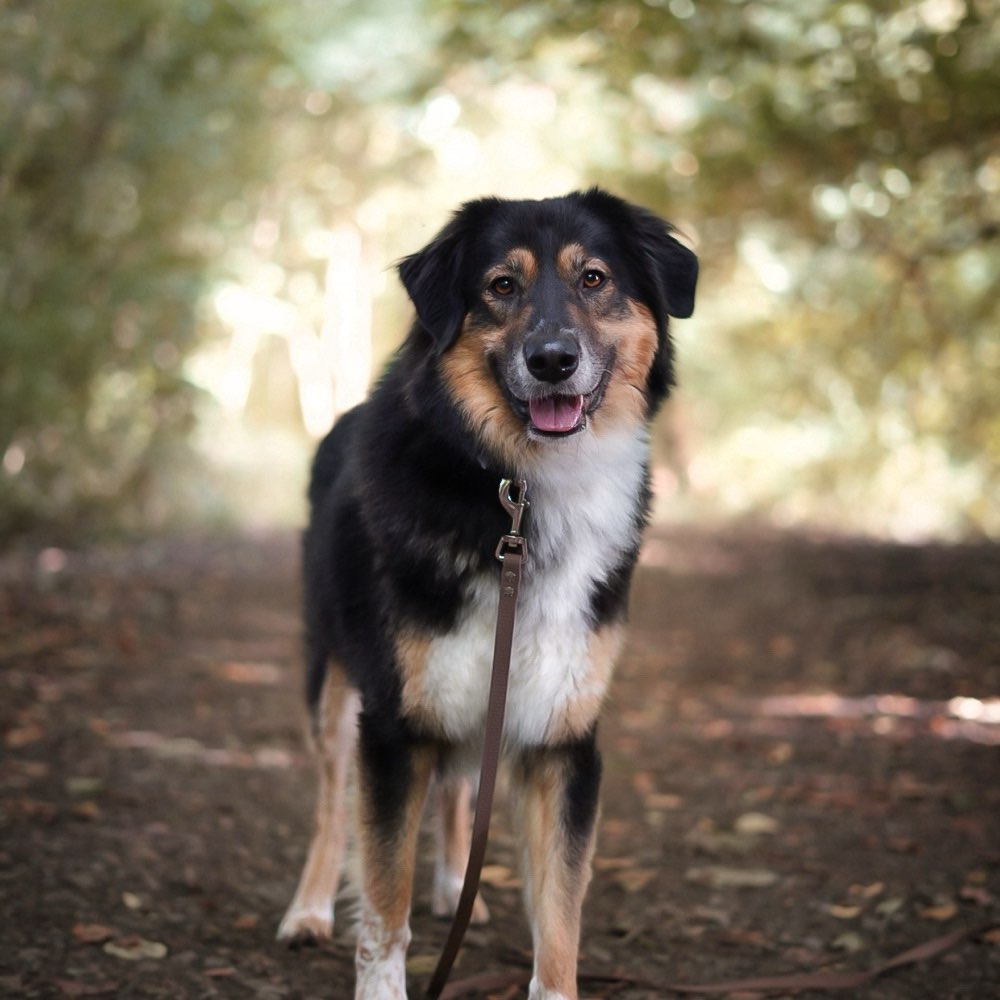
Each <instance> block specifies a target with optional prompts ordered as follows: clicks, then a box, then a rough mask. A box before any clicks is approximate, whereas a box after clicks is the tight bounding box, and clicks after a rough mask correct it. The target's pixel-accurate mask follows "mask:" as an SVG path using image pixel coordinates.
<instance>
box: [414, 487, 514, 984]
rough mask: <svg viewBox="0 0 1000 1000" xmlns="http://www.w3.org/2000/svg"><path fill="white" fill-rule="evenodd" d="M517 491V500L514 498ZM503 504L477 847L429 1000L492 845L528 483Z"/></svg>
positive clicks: (461, 930)
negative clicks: (504, 528)
mask: <svg viewBox="0 0 1000 1000" xmlns="http://www.w3.org/2000/svg"><path fill="white" fill-rule="evenodd" d="M514 488H516V490H517V496H516V498H515V496H514V495H513V494H512V490H513V489H514ZM500 503H501V504H502V505H503V507H504V510H506V511H507V513H508V514H510V517H511V526H510V531H509V532H508V533H507V534H506V535H503V536H502V537H501V539H500V542H499V543H498V545H497V550H496V557H497V559H498V560H499V561H500V563H501V565H502V569H501V571H500V603H499V607H498V608H497V628H496V635H495V637H494V639H493V671H492V674H491V675H490V695H489V701H488V702H487V706H486V732H485V734H484V736H483V757H482V763H481V765H480V769H479V794H478V796H477V798H476V814H475V818H474V819H473V822H472V844H471V846H470V848H469V861H468V864H467V865H466V868H465V881H464V883H463V884H462V893H461V895H460V896H459V899H458V906H457V908H456V909H455V916H454V918H453V920H452V924H451V930H450V931H449V933H448V940H447V941H446V942H445V945H444V949H443V950H442V952H441V957H440V958H439V959H438V964H437V968H436V969H435V970H434V975H433V976H431V981H430V985H429V986H428V987H427V992H426V993H425V994H424V995H425V996H426V997H427V1000H437V998H438V997H439V996H440V995H441V991H442V990H443V989H444V986H445V983H447V981H448V975H449V973H450V972H451V967H452V965H454V963H455V958H456V957H457V956H458V949H459V948H460V947H461V945H462V939H463V938H464V937H465V931H466V929H467V928H468V926H469V918H470V917H471V916H472V907H473V904H474V903H475V901H476V893H477V892H478V891H479V876H480V873H481V872H482V869H483V859H484V858H485V857H486V841H487V839H488V838H489V832H490V813H491V812H492V809H493V792H494V789H495V788H496V779H497V770H498V768H499V766H500V745H501V741H502V737H503V718H504V712H505V710H506V707H507V679H508V677H509V675H510V654H511V648H512V646H513V643H514V614H515V611H516V610H517V594H518V590H519V589H520V586H521V566H522V564H523V562H524V560H525V558H526V557H527V555H528V543H527V541H526V540H525V538H524V536H523V535H522V534H521V520H522V518H523V517H524V512H525V509H526V508H527V507H528V484H527V483H526V482H525V481H524V480H523V479H518V480H511V479H501V480H500Z"/></svg>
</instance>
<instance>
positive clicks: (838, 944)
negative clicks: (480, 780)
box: [0, 529, 1000, 1000]
mask: <svg viewBox="0 0 1000 1000" xmlns="http://www.w3.org/2000/svg"><path fill="white" fill-rule="evenodd" d="M298 607H299V588H298V582H297V545H296V541H295V539H294V538H292V537H291V536H269V537H262V538H250V537H241V538H236V539H233V538H226V539H219V538H216V539H205V538H182V539H172V540H158V541H149V542H146V543H143V544H141V545H136V546H132V547H118V548H111V547H95V548H94V549H92V550H86V551H79V552H64V551H62V550H56V549H48V550H43V551H33V552H29V551H19V552H16V553H11V554H8V555H7V556H5V557H3V558H2V559H0V671H2V672H0V684H2V696H0V727H2V728H0V732H2V737H0V738H2V740H3V746H2V750H0V824H2V837H0V995H2V996H4V997H7V996H23V997H53V998H74V997H90V996H117V997H171V998H188V997H191V998H195V997H197V998H203V997H204V998H214V997H261V998H328V1000H339V998H347V997H350V996H351V992H352V989H351V980H352V964H353V959H352V952H353V949H352V944H351V940H350V935H349V930H350V928H349V927H348V926H346V925H345V926H344V927H342V928H340V930H339V931H338V934H337V936H336V939H335V940H334V941H333V942H332V943H330V944H327V945H323V946H321V947H317V948H309V949H303V950H300V951H292V950H289V949H288V948H286V947H284V946H281V945H279V944H277V943H276V942H275V940H274V933H275V930H276V928H277V924H278V921H279V919H280V917H281V914H282V912H283V909H284V907H285V905H286V903H287V902H288V900H289V898H290V896H291V894H292V891H293V889H294V886H295V882H296V879H297V876H298V871H299V867H300V865H301V863H302V860H303V857H304V853H305V848H306V844H307V838H308V836H309V833H310V830H311V813H312V806H313V793H314V788H313V770H312V766H311V763H310V759H309V756H308V754H307V752H306V744H305V740H304V711H303V707H302V703H301V690H302V679H301V667H300V662H299V660H300V658H299V643H300V626H299V617H298ZM631 621H632V625H631V631H630V639H629V644H628V647H627V650H626V653H625V656H624V658H623V660H622V663H621V666H620V670H619V673H618V676H617V678H616V681H615V685H614V688H613V695H612V698H611V699H610V702H609V704H608V706H607V709H606V711H605V714H604V718H603V722H602V728H601V743H602V747H603V751H604V759H605V780H604V792H603V814H602V820H601V827H600V835H599V846H598V853H597V857H596V860H595V874H594V880H593V883H592V885H591V890H590V894H589V896H588V900H587V905H586V911H585V917H584V931H583V942H582V958H581V996H582V997H605V996H609V997H610V996H613V997H620V998H624V1000H639V998H648V997H658V996H662V997H670V996H674V995H680V994H676V993H675V992H674V990H673V989H672V988H671V987H670V986H668V985H667V984H677V983H682V984H704V983H716V982H718V981H719V980H730V979H741V978H744V977H755V976H771V975H777V974H789V973H796V972H814V971H818V970H823V971H830V970H862V969H871V968H874V967H877V966H878V965H879V964H880V963H883V962H885V961H886V960H888V959H891V958H892V957H893V956H896V955H899V954H900V953H903V952H906V951H907V950H909V949H911V948H913V947H915V946H917V945H921V944H923V943H925V942H929V941H930V942H936V943H937V944H939V945H941V947H940V949H938V948H937V947H936V946H932V948H931V950H932V951H935V950H940V953H939V954H937V955H936V956H934V957H930V958H926V959H925V960H923V961H920V962H917V963H915V964H906V965H902V966H900V967H898V968H893V969H891V970H888V971H885V972H884V973H883V974H882V975H880V976H879V977H878V978H876V979H875V980H874V981H873V982H872V983H870V984H869V985H865V986H863V987H854V988H853V989H851V990H848V991H847V992H848V995H850V996H857V997H873V998H885V1000H902V998H934V1000H945V998H950V997H968V998H981V997H987V996H996V995H1000V928H998V925H1000V902H998V900H1000V819H998V817H1000V700H998V698H1000V546H997V545H989V544H976V545H967V546H960V547H949V546H929V547H904V546H896V545H886V544H875V543H870V542H860V541H851V540H843V539H826V540H822V539H807V538H804V537H801V536H795V535H786V534H780V533H777V532H771V531H763V530H751V529H745V530H740V531H736V530H733V531H731V532H728V533H721V534H719V533H710V532H695V531H690V530H686V529H676V530H672V531H660V532H654V533H653V534H652V535H651V536H650V538H649V541H648V544H647V546H646V548H645V552H644V559H643V565H642V567H641V571H640V573H639V575H638V577H637V580H636V583H635V587H634V590H633V600H632V610H631ZM505 806H506V803H505V801H504V800H503V798H501V802H500V803H499V806H498V810H497V814H496V817H495V820H494V829H493V833H492V835H491V842H490V850H489V854H488V858H487V862H488V866H487V868H486V871H485V873H484V880H485V886H484V894H485V898H486V900H487V902H488V905H489V907H490V909H491V911H492V921H491V923H490V924H488V925H486V926H484V927H477V928H474V929H472V930H471V931H470V933H469V935H468V938H467V940H466V943H465V946H464V949H463V953H462V955H461V957H460V960H459V963H458V965H457V968H456V972H455V976H456V978H458V979H460V980H461V979H464V978H467V977H471V976H474V975H476V974H479V973H484V972H497V973H505V972H507V971H510V970H514V971H515V972H518V973H523V970H524V969H525V968H526V967H527V966H528V964H529V963H530V949H529V945H530V941H529V935H528V930H527V925H526V921H525V918H524V916H523V911H522V907H521V902H520V894H519V883H518V877H517V869H516V863H515V857H514V854H515V851H514V842H513V838H512V836H511V830H510V825H509V818H508V811H507V810H506V808H505ZM426 853H427V852H426V850H425V851H424V854H425V855H426ZM412 926H413V933H414V938H413V944H412V946H411V950H410V956H411V957H410V964H409V974H410V989H411V996H414V997H415V996H418V995H419V992H420V988H421V987H422V986H423V984H425V983H426V981H427V977H428V974H429V972H430V969H431V966H432V965H433V962H434V960H435V957H436V954H437V951H438V949H439V948H440V946H441V945H442V943H443V941H444V937H445V934H446V930H447V924H446V923H443V922H441V921H440V920H436V919H435V918H433V917H432V916H431V914H430V909H429V866H428V865H427V864H423V866H422V867H421V869H420V871H419V872H418V881H417V887H416V897H415V905H414V912H413V918H412ZM951 932H956V933H955V935H954V936H953V937H950V938H947V935H949V934H951ZM945 938H947V939H946V940H945V941H944V943H943V944H942V940H943V939H945ZM616 977H617V978H616ZM762 992H768V991H761V990H758V991H757V992H756V993H755V992H754V990H753V989H751V988H749V987H748V986H746V985H743V986H734V987H732V988H731V989H729V995H731V996H737V997H744V998H746V997H751V996H756V995H761V994H762ZM477 995H480V996H483V995H486V994H484V993H479V994H477ZM491 995H492V996H494V997H499V998H514V997H522V996H524V990H523V987H518V986H514V985H507V986H504V985H502V983H501V984H500V985H497V986H495V987H494V988H493V990H492V993H491ZM770 995H776V996H791V995H798V996H805V997H824V996H827V995H830V994H829V993H828V992H827V991H826V990H821V989H807V990H805V991H800V992H796V990H795V989H793V988H792V987H790V986H787V987H784V988H782V987H775V988H773V989H772V990H770ZM840 995H844V994H843V993H841V994H840Z"/></svg>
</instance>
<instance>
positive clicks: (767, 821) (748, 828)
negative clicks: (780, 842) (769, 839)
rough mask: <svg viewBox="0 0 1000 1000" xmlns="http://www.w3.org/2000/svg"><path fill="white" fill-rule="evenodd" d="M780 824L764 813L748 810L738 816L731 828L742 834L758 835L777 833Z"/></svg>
mask: <svg viewBox="0 0 1000 1000" xmlns="http://www.w3.org/2000/svg"><path fill="white" fill-rule="evenodd" d="M779 827H780V824H779V823H778V821H777V820H776V819H774V818H773V817H771V816H766V815H765V814H764V813H759V812H748V813H744V814H743V815H742V816H740V817H739V818H738V819H737V820H736V822H735V823H734V824H733V829H734V830H735V831H736V832H737V833H739V834H743V835H744V836H750V837H759V836H768V835H770V834H773V833H777V832H778V829H779Z"/></svg>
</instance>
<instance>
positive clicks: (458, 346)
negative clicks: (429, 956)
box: [279, 188, 698, 1000]
mask: <svg viewBox="0 0 1000 1000" xmlns="http://www.w3.org/2000/svg"><path fill="white" fill-rule="evenodd" d="M673 232H674V230H673V229H672V227H670V226H669V225H668V224H667V223H665V222H663V221H661V220H660V219H659V218H657V217H656V216H655V215H653V214H652V213H650V212H648V211H647V210H645V209H642V208H639V207H637V206H634V205H631V204H629V203H627V202H625V201H623V200H621V199H619V198H617V197H615V196H613V195H611V194H608V193H606V192H604V191H602V190H600V189H597V188H594V189H591V190H588V191H584V192H575V193H573V194H569V195H566V196H564V197H558V198H549V199H545V200H541V201H509V200H502V199H497V198H485V199H481V200H477V201H472V202H469V203H467V204H465V205H464V206H463V207H462V208H461V209H460V210H459V211H458V212H457V213H456V214H455V215H454V216H453V217H452V219H451V221H450V222H449V223H448V224H447V225H446V226H445V228H444V229H442V230H441V232H440V233H439V234H438V235H437V236H436V237H435V238H434V239H433V240H432V241H431V243H430V244H429V245H428V246H426V247H425V248H424V249H423V250H421V251H419V252H418V253H415V254H413V255H412V256H409V257H406V258H404V259H403V260H402V261H401V262H400V264H399V266H398V271H399V275H400V278H401V280H402V283H403V285H404V286H405V288H406V291H407V292H408V294H409V297H410V299H411V300H412V303H413V306H414V307H415V309H416V319H415V321H414V323H413V325H412V327H411V329H410V331H409V335H408V336H407V338H406V340H405V341H404V343H403V344H402V346H401V348H400V349H399V350H398V352H397V354H396V355H395V357H394V359H393V360H392V361H391V362H390V364H389V365H388V367H387V369H386V371H385V373H384V375H383V376H382V378H381V380H380V381H379V382H378V384H377V386H376V387H375V388H374V390H373V392H372V393H371V395H370V396H369V398H368V399H367V401H365V402H364V403H362V404H360V405H359V406H357V407H355V408H354V409H352V410H350V411H348V412H347V413H346V414H344V415H343V416H342V417H340V418H339V420H338V421H337V422H336V423H335V425H334V427H333V429H332V431H331V432H330V433H329V435H328V436H327V437H326V438H325V439H324V440H323V442H322V443H321V444H320V445H319V448H318V450H317V453H316V457H315V460H314V463H313V467H312V474H311V481H310V486H309V501H310V508H311V514H310V520H309V525H308V528H307V530H306V532H305V536H304V544H303V566H304V581H305V590H304V593H305V624H306V652H307V660H308V662H307V668H308V683H307V689H308V702H309V706H310V709H311V713H312V719H313V722H314V733H315V737H316V743H317V745H318V751H319V752H318V757H319V772H320V790H319V799H318V806H317V817H316V830H315V834H314V837H313V840H312V844H311V846H310V849H309V853H308V857H307V860H306V865H305V868H304V870H303V873H302V877H301V880H300V882H299V886H298V889H297V891H296V894H295V897H294V899H293V900H292V903H291V905H290V906H289V908H288V911H287V913H286V914H285V917H284V920H283V921H282V923H281V927H280V929H279V937H280V938H282V939H285V940H290V941H293V942H294V941H300V940H303V939H309V938H324V937H328V936H329V935H330V934H331V933H332V922H333V902H334V895H335V892H336V888H337V883H338V879H339V871H340V866H341V861H342V856H343V853H344V843H345V839H346V836H347V826H348V823H347V819H346V815H345V814H346V811H347V810H346V807H345V804H344V803H345V789H346V787H347V785H348V783H349V773H351V772H352V770H356V772H357V773H356V782H352V786H353V785H354V784H356V797H357V803H356V808H357V814H358V817H357V827H358V848H359V856H360V863H361V873H360V921H359V926H358V941H357V951H356V985H355V996H356V997H357V998H364V1000H401V998H405V997H406V981H405V978H406V977H405V957H406V949H407V945H408V943H409V939H410V930H409V913H410V901H411V893H412V889H411V885H412V879H413V871H414V867H415V861H416V842H417V832H418V827H419V823H420V816H421V811H422V807H423V803H424V800H425V798H426V797H427V796H428V792H429V789H430V788H431V787H432V786H433V787H434V789H435V791H434V797H435V798H436V800H437V807H438V813H439V815H438V819H437V825H438V833H439V836H438V846H437V851H436V858H435V871H434V882H433V909H434V911H435V912H436V913H438V914H442V915H447V914H448V913H449V912H452V911H453V910H454V908H455V906H456V904H457V900H458V896H459V893H460V889H461V885H462V879H463V873H464V870H465V864H466V859H467V855H468V849H469V802H470V795H471V792H472V783H471V781H470V779H469V777H468V775H469V774H470V773H473V774H474V770H475V767H476V765H477V763H478V760H477V753H478V751H479V748H480V746H481V739H482V733H483V727H484V718H485V712H486V702H487V693H488V686H489V679H490V666H491V659H492V648H493V633H494V627H495V621H496V613H497V603H498V597H497V590H498V579H499V571H500V570H499V565H498V563H497V561H496V558H495V549H496V545H497V541H498V539H499V538H500V537H501V536H502V535H503V534H504V533H505V532H508V531H509V530H510V523H509V517H507V515H505V512H504V510H503V509H502V507H501V506H500V504H499V503H498V501H497V488H498V484H499V481H500V479H501V478H515V479H524V480H525V481H526V482H527V484H528V491H529V494H530V504H531V506H530V511H529V513H528V517H527V519H526V520H527V527H526V529H525V535H526V538H527V541H528V544H529V550H528V555H527V557H526V560H525V565H524V580H523V584H522V589H521V594H520V598H519V604H518V611H517V614H518V617H517V624H516V631H515V635H514V644H513V654H512V658H511V666H510V681H509V690H508V699H507V718H506V722H505V726H504V758H505V760H506V762H507V764H508V765H509V772H510V788H511V798H512V800H513V803H514V813H515V829H516V832H517V834H518V836H519V838H520V849H521V853H522V861H523V869H524V886H525V889H524V893H525V903H526V908H527V911H528V916H529V920H530V924H531V930H532V937H533V944H534V965H533V974H532V979H531V984H530V998H531V1000H575V998H576V997H577V986H576V964H577V952H578V943H579V937H580V911H581V907H582V903H583V898H584V893H585V890H586V888H587V884H588V882H589V880H590V866H591V858H592V855H593V850H594V836H595V826H596V817H597V811H598V786H599V784H600V777H601V758H600V754H599V751H598V747H597V742H596V727H597V718H598V713H599V710H600V708H601V703H602V701H603V699H604V696H605V693H606V692H607V689H608V684H609V681H610V679H611V674H612V669H613V666H614V663H615V659H616V657H617V655H618V652H619V648H620V646H621V642H622V633H623V623H624V618H625V612H626V601H627V596H628V589H629V581H630V578H631V576H632V572H633V568H634V566H635V563H636V559H637V556H638V552H639V545H640V540H641V535H642V532H643V529H644V526H645V524H646V521H647V518H648V511H649V504H650V477H649V423H650V420H651V418H652V417H653V415H654V413H655V412H656V410H657V408H658V406H659V405H660V403H661V402H662V401H663V400H664V398H665V397H666V396H667V394H668V392H669V390H670V388H671V385H672V384H673V357H672V347H671V340H670V336H669V329H668V327H669V318H670V317H687V316H690V315H691V313H692V311H693V308H694V292H695V284H696V280H697V274H698V262H697V258H696V257H695V255H694V254H693V253H692V252H691V250H689V249H688V248H687V247H685V246H684V245H683V244H682V243H681V242H679V241H678V240H677V239H676V238H675V236H674V235H673ZM486 915H487V914H486V908H485V906H484V905H483V903H482V901H481V900H477V903H476V909H475V911H474V919H480V920H482V919H485V917H486Z"/></svg>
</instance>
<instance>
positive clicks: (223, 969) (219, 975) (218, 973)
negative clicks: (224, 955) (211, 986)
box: [205, 965, 236, 979]
mask: <svg viewBox="0 0 1000 1000" xmlns="http://www.w3.org/2000/svg"><path fill="white" fill-rule="evenodd" d="M205 975H206V976H210V977H211V978H212V979H225V978H226V977H228V976H235V975H236V970H235V969H234V968H233V967H232V966H231V965H223V966H220V967H219V968H212V969H206V970H205Z"/></svg>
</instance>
